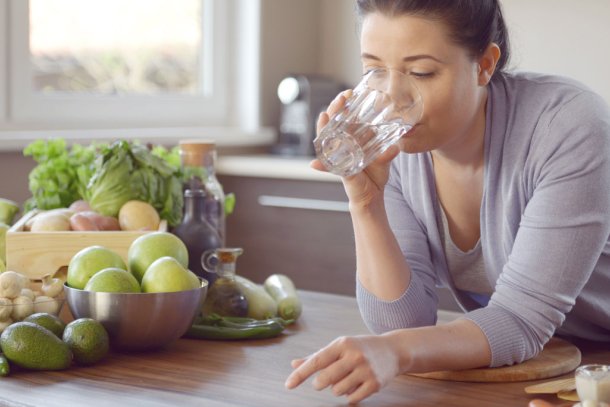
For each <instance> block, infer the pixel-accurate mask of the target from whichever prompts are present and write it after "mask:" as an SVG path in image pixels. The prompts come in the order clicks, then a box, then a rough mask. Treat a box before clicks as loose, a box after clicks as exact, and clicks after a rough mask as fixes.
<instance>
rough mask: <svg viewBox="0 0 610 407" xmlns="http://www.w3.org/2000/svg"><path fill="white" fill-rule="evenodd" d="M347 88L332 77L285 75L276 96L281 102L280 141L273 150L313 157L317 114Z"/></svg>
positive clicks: (285, 153) (279, 152)
mask: <svg viewBox="0 0 610 407" xmlns="http://www.w3.org/2000/svg"><path fill="white" fill-rule="evenodd" d="M344 89H346V88H345V87H344V86H342V85H341V84H340V83H339V82H336V81H334V80H332V79H330V78H326V77H322V76H313V75H290V76H287V77H286V78H284V79H283V80H282V81H281V82H280V84H279V86H278V88H277V96H278V98H279V99H280V102H281V113H280V124H279V130H280V131H279V140H278V143H277V145H275V146H274V148H273V152H274V153H275V154H280V155H291V156H312V155H314V149H313V139H314V138H315V137H316V122H317V120H318V115H319V114H320V113H321V112H324V111H326V108H327V107H328V105H329V104H330V102H332V101H333V99H334V98H335V97H336V96H337V94H339V92H341V91H342V90H344Z"/></svg>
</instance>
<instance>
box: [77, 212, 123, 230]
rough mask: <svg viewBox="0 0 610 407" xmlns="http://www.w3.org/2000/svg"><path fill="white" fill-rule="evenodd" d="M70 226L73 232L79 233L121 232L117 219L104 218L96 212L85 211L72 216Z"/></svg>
mask: <svg viewBox="0 0 610 407" xmlns="http://www.w3.org/2000/svg"><path fill="white" fill-rule="evenodd" d="M70 224H71V225H72V229H73V230H78V231H97V230H121V228H120V226H119V221H118V220H117V219H116V218H113V217H112V216H102V215H100V214H99V213H97V212H95V211H83V212H78V213H76V214H74V215H72V217H71V218H70Z"/></svg>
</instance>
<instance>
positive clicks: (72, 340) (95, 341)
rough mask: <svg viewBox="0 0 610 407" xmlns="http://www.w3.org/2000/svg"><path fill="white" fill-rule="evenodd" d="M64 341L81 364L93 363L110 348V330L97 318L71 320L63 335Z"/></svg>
mask: <svg viewBox="0 0 610 407" xmlns="http://www.w3.org/2000/svg"><path fill="white" fill-rule="evenodd" d="M63 340H64V342H65V343H66V344H67V345H68V347H69V348H70V350H71V351H72V353H73V354H74V360H75V361H76V363H79V364H81V365H92V364H94V363H97V362H99V361H100V360H102V359H103V358H104V356H106V354H107V353H108V348H109V339H108V332H106V328H104V326H103V325H102V324H100V323H99V322H98V321H96V320H95V319H91V318H79V319H77V320H74V321H72V322H70V323H69V324H68V325H67V326H66V329H65V330H64V335H63Z"/></svg>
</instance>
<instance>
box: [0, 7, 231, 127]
mask: <svg viewBox="0 0 610 407" xmlns="http://www.w3.org/2000/svg"><path fill="white" fill-rule="evenodd" d="M3 1H4V2H6V4H7V5H8V6H9V7H8V15H7V17H8V18H5V19H4V21H8V32H9V33H10V36H9V38H10V41H9V43H8V51H7V55H8V62H7V65H8V72H9V74H8V77H9V78H10V79H9V81H8V89H6V90H5V92H2V90H3V89H2V87H0V92H2V93H3V94H8V95H9V97H6V98H5V104H6V105H7V109H6V110H8V117H9V120H10V121H11V122H12V123H17V124H19V123H46V124H50V125H53V124H72V126H80V127H92V126H98V127H134V126H137V127H154V126H211V125H212V126H220V125H226V124H227V123H229V121H230V117H229V113H228V108H227V104H228V100H229V96H230V95H229V93H230V87H229V86H228V84H229V77H228V65H229V62H228V57H229V55H228V53H227V52H226V48H227V47H226V44H227V41H228V36H227V31H228V30H227V26H228V22H229V19H228V12H227V2H226V0H128V1H124V0H123V1H121V0H29V1H24V0H3ZM1 4H2V3H0V5H1ZM3 12H4V11H3ZM0 17H2V15H1V12H0ZM0 51H2V50H1V49H0ZM1 62H2V61H0V63H1ZM0 102H1V100H0ZM1 104H2V103H0V105H1Z"/></svg>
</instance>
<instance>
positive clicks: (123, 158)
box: [84, 140, 183, 226]
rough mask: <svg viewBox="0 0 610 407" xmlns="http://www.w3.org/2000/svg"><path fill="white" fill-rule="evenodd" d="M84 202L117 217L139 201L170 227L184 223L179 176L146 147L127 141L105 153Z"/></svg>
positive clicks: (90, 182) (118, 142)
mask: <svg viewBox="0 0 610 407" xmlns="http://www.w3.org/2000/svg"><path fill="white" fill-rule="evenodd" d="M84 198H85V200H87V201H88V202H89V205H90V206H91V208H92V209H94V210H95V211H97V212H99V213H101V214H103V215H106V216H117V215H118V213H119V210H120V209H121V206H123V204H125V203H126V202H127V201H129V200H133V199H137V200H141V201H145V202H148V203H150V204H151V205H152V206H153V207H154V208H155V209H156V210H157V211H158V212H159V215H160V216H161V218H163V219H166V220H167V223H168V224H169V225H170V226H175V225H177V224H179V223H180V221H181V220H182V208H183V197H182V184H181V182H180V178H179V172H178V171H177V170H176V169H175V168H174V167H173V166H172V165H170V164H168V163H167V162H166V161H165V160H164V159H163V158H161V157H159V156H157V155H154V154H152V153H151V152H150V150H148V148H146V147H145V146H143V145H140V144H133V143H128V142H127V141H124V140H122V141H117V142H115V143H113V144H112V145H110V146H109V147H107V148H105V149H103V151H102V155H101V156H100V157H98V159H97V160H96V161H95V173H94V174H93V176H92V177H91V179H90V181H89V183H88V185H87V190H86V194H85V196H84Z"/></svg>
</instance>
